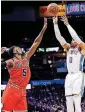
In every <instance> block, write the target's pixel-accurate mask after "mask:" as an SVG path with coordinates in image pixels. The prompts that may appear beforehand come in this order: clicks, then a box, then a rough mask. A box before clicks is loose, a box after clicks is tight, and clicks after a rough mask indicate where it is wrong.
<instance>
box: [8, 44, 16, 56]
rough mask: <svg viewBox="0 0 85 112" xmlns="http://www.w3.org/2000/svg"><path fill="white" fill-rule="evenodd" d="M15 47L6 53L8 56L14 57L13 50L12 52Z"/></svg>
mask: <svg viewBox="0 0 85 112" xmlns="http://www.w3.org/2000/svg"><path fill="white" fill-rule="evenodd" d="M15 47H16V46H12V47H10V48H9V51H8V53H9V55H10V56H11V57H13V56H14V53H13V50H14V48H15Z"/></svg>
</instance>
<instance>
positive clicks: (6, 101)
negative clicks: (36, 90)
mask: <svg viewBox="0 0 85 112" xmlns="http://www.w3.org/2000/svg"><path fill="white" fill-rule="evenodd" d="M1 102H2V104H3V107H2V110H5V111H8V112H12V111H13V110H15V111H23V110H24V111H25V110H27V101H26V89H23V90H22V89H19V88H15V87H14V86H12V85H9V84H7V86H6V88H5V90H4V92H3V95H2V101H1Z"/></svg>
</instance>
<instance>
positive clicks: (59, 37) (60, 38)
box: [53, 17, 70, 50]
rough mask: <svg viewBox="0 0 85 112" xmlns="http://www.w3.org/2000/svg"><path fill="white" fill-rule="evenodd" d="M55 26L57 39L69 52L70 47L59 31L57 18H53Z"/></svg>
mask: <svg viewBox="0 0 85 112" xmlns="http://www.w3.org/2000/svg"><path fill="white" fill-rule="evenodd" d="M53 25H54V32H55V36H56V39H57V40H58V41H59V42H60V44H61V46H62V47H63V48H64V49H66V50H68V49H69V47H70V45H69V44H68V43H67V42H66V40H65V39H64V38H63V37H62V36H61V33H60V31H59V27H58V18H57V17H53Z"/></svg>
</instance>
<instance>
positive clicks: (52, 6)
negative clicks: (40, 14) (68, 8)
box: [47, 3, 59, 15]
mask: <svg viewBox="0 0 85 112" xmlns="http://www.w3.org/2000/svg"><path fill="white" fill-rule="evenodd" d="M47 11H48V12H50V13H53V14H54V15H55V14H57V13H58V11H59V8H58V5H57V4H56V3H51V4H49V5H48V6H47Z"/></svg>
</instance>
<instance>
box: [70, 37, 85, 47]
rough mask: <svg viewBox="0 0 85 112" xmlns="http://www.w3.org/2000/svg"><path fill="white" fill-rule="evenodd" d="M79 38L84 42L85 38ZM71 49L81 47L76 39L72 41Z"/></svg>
mask: <svg viewBox="0 0 85 112" xmlns="http://www.w3.org/2000/svg"><path fill="white" fill-rule="evenodd" d="M79 38H80V39H81V40H82V41H83V37H81V36H79ZM71 47H74V48H75V47H79V44H78V43H77V42H76V41H75V40H74V39H72V41H71Z"/></svg>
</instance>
